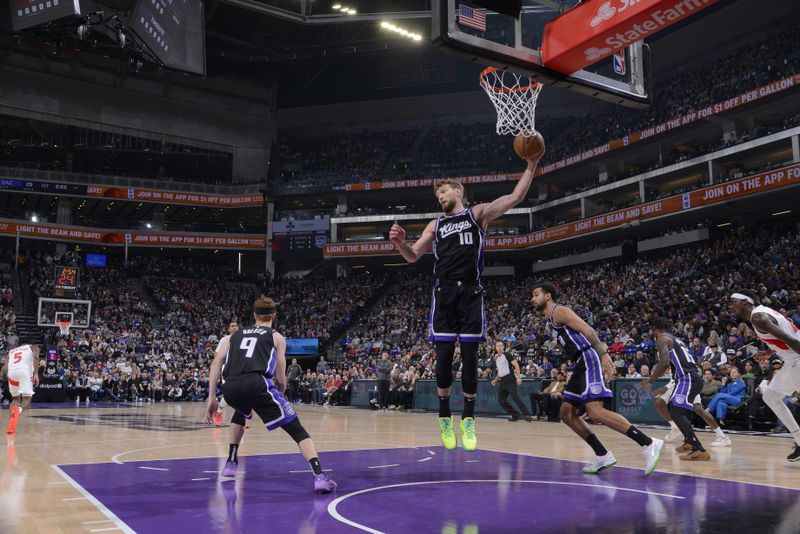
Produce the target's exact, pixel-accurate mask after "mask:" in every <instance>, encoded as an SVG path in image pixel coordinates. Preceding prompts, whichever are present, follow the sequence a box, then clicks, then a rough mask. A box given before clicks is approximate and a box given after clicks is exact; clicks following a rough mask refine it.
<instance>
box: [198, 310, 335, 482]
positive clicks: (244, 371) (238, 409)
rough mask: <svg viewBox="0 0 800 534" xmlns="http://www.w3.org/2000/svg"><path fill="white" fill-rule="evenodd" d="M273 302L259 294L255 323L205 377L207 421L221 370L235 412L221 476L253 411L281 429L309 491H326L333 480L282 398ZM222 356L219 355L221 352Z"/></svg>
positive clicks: (230, 468) (281, 357)
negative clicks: (305, 473) (305, 468)
mask: <svg viewBox="0 0 800 534" xmlns="http://www.w3.org/2000/svg"><path fill="white" fill-rule="evenodd" d="M276 313H277V306H276V304H275V302H273V300H272V299H269V298H266V297H260V298H259V299H258V300H256V301H255V303H254V304H253V315H254V316H255V321H256V323H255V325H253V326H249V327H245V328H240V329H239V330H237V331H236V332H235V333H234V334H233V335H231V337H230V338H228V339H227V340H226V342H225V345H227V346H225V345H223V347H221V349H223V350H221V351H220V353H218V354H217V355H216V356H214V361H213V362H212V364H211V372H210V376H209V379H208V407H207V410H206V422H207V423H211V422H212V420H213V418H214V414H215V413H216V412H217V396H216V388H217V381H218V379H219V376H220V369H221V370H222V394H223V395H224V396H225V401H226V402H227V403H228V405H229V406H230V407H232V408H233V409H234V410H235V413H234V415H233V418H232V419H231V429H230V450H229V452H228V461H227V462H226V463H225V467H224V468H223V470H222V476H223V477H234V476H236V468H237V467H238V465H239V456H238V454H239V444H240V443H241V441H242V436H243V435H244V424H245V420H246V419H250V418H251V417H252V416H253V412H255V413H256V414H258V416H259V417H260V418H261V420H262V421H263V422H264V425H266V427H267V430H274V429H276V428H282V429H283V430H285V431H286V433H287V434H289V436H291V438H292V439H293V440H294V441H295V443H297V446H298V447H299V448H300V452H301V453H302V454H303V457H304V458H305V459H306V461H307V462H308V465H309V466H310V467H311V470H312V471H313V473H314V492H315V493H319V494H324V493H331V492H333V491H335V490H336V483H335V482H334V481H333V480H331V479H329V478H328V475H326V474H325V473H324V472H323V471H322V465H321V464H320V461H319V456H318V455H317V449H316V447H315V446H314V442H313V441H312V439H311V436H309V435H308V432H306V429H305V428H303V425H301V424H300V420H299V419H298V418H297V414H296V413H295V412H294V410H293V409H292V405H291V404H290V403H289V402H288V401H287V400H286V399H285V398H284V396H283V392H284V391H285V390H286V339H285V338H284V337H283V336H282V335H281V334H279V333H278V332H277V331H275V330H274V329H273V328H272V322H273V321H274V320H275V316H276ZM220 354H221V355H220Z"/></svg>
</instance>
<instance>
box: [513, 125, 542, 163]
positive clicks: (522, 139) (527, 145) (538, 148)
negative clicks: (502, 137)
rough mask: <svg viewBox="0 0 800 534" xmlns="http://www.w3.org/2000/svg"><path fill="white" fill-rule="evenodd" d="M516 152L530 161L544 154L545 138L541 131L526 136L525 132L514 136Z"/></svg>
mask: <svg viewBox="0 0 800 534" xmlns="http://www.w3.org/2000/svg"><path fill="white" fill-rule="evenodd" d="M514 152H516V153H517V156H519V157H521V158H522V159H525V160H528V161H535V160H537V159H539V158H541V157H542V154H544V138H543V137H542V134H540V133H539V132H534V133H533V135H529V136H525V135H524V133H523V132H520V133H518V134H517V136H516V137H515V138H514Z"/></svg>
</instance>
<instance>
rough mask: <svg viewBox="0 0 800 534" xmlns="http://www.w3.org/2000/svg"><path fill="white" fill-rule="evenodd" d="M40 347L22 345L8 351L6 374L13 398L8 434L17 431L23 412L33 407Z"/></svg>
mask: <svg viewBox="0 0 800 534" xmlns="http://www.w3.org/2000/svg"><path fill="white" fill-rule="evenodd" d="M38 371H39V347H38V346H36V345H20V346H19V347H16V348H14V349H11V350H10V351H8V360H7V361H6V365H5V374H6V376H7V377H8V389H9V393H11V396H12V397H13V400H12V401H11V406H9V408H8V428H7V429H6V432H7V433H8V434H14V433H15V432H16V431H17V424H18V423H19V417H20V415H22V411H23V410H28V409H30V407H31V399H32V398H33V388H35V387H36V386H38V385H39V372H38Z"/></svg>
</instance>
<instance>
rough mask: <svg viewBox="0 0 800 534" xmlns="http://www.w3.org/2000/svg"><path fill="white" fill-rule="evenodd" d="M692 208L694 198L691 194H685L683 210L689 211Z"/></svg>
mask: <svg viewBox="0 0 800 534" xmlns="http://www.w3.org/2000/svg"><path fill="white" fill-rule="evenodd" d="M691 207H692V197H691V195H689V193H684V194H683V209H685V210H688V209H689V208H691Z"/></svg>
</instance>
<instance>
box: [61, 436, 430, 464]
mask: <svg viewBox="0 0 800 534" xmlns="http://www.w3.org/2000/svg"><path fill="white" fill-rule="evenodd" d="M251 443H262V444H271V443H281V444H285V443H286V441H285V440H266V439H265V440H263V441H252V442H251ZM314 443H316V444H317V445H318V448H317V450H318V451H319V443H357V444H359V445H380V446H379V447H377V448H375V449H365V448H363V447H362V448H360V449H335V450H330V451H325V450H322V451H320V452H352V451H391V450H397V449H408V448H410V447H386V446H385V445H387V444H386V443H378V442H377V441H345V440H339V439H317V438H316V437H315V438H314ZM191 445H218V443H217V442H216V441H213V442H206V443H171V444H169V445H159V446H158V447H147V448H146V449H134V450H131V451H124V452H121V453H119V454H115V455H114V456H112V457H111V461H112V462H114V463H115V464H120V465H121V464H124V463H125V462H123V461H122V460H120V459H119V458H120V457H121V456H125V455H127V454H131V453H133V452H142V451H152V450H155V449H168V448H170V447H182V446H191ZM428 452H431V453H432V454H436V453H435V452H433V451H428ZM273 454H290V453H287V452H276V453H273ZM253 456H270V455H269V454H263V455H262V454H258V455H253ZM205 458H217V459H219V456H182V457H180V458H158V460H201V459H205ZM149 461H152V460H133V462H131V463H135V462H149ZM59 465H85V464H84V463H77V464H59Z"/></svg>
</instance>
